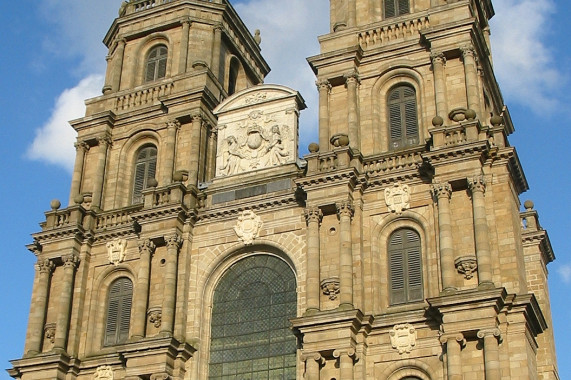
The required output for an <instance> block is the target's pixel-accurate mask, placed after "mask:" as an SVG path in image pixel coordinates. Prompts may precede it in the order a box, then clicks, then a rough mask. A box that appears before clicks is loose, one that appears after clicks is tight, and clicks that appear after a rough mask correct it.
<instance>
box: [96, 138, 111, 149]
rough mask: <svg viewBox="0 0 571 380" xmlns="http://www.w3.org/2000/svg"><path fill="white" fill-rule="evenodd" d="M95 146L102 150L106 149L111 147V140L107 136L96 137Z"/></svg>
mask: <svg viewBox="0 0 571 380" xmlns="http://www.w3.org/2000/svg"><path fill="white" fill-rule="evenodd" d="M97 144H99V146H101V147H102V148H107V147H108V146H109V145H111V138H110V137H109V136H99V137H97Z"/></svg>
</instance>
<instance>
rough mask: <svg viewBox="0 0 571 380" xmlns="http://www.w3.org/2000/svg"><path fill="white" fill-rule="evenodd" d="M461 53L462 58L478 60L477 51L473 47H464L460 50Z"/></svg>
mask: <svg viewBox="0 0 571 380" xmlns="http://www.w3.org/2000/svg"><path fill="white" fill-rule="evenodd" d="M460 52H461V53H462V58H464V59H466V58H467V57H472V58H476V50H474V47H473V46H472V45H466V46H462V47H461V48H460Z"/></svg>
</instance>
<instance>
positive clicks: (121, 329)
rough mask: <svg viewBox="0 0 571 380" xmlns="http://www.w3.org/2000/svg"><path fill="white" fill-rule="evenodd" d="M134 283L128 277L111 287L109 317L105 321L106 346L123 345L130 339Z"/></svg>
mask: <svg viewBox="0 0 571 380" xmlns="http://www.w3.org/2000/svg"><path fill="white" fill-rule="evenodd" d="M132 300H133V283H132V282H131V280H130V279H128V278H126V277H121V278H118V279H117V280H115V281H113V283H112V284H111V286H110V287H109V300H108V302H107V317H106V319H105V342H104V345H105V346H112V345H115V344H121V343H124V342H126V341H127V339H128V338H129V323H130V320H131V304H132Z"/></svg>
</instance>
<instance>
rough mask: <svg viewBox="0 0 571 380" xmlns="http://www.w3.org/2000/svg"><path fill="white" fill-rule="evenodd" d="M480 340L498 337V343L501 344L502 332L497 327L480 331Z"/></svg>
mask: <svg viewBox="0 0 571 380" xmlns="http://www.w3.org/2000/svg"><path fill="white" fill-rule="evenodd" d="M477 336H478V338H480V339H484V338H486V337H488V336H493V337H496V338H497V339H498V341H500V342H501V340H502V332H501V331H500V329H499V328H497V327H491V328H487V329H481V330H480V331H478V334H477Z"/></svg>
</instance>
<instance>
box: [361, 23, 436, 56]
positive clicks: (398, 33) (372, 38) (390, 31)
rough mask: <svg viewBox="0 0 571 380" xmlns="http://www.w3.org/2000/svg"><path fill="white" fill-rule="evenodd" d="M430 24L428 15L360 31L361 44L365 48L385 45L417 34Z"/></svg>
mask: <svg viewBox="0 0 571 380" xmlns="http://www.w3.org/2000/svg"><path fill="white" fill-rule="evenodd" d="M429 26H430V21H429V19H428V16H424V17H419V18H417V19H414V20H408V21H403V22H399V23H397V24H390V25H382V26H380V27H378V28H375V29H372V30H367V31H364V32H360V33H359V45H360V46H361V47H362V48H363V49H367V48H372V47H376V46H380V45H384V44H386V43H388V42H390V41H396V40H401V39H406V38H408V37H412V36H417V35H418V34H419V32H420V30H422V29H426V28H428V27H429Z"/></svg>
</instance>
